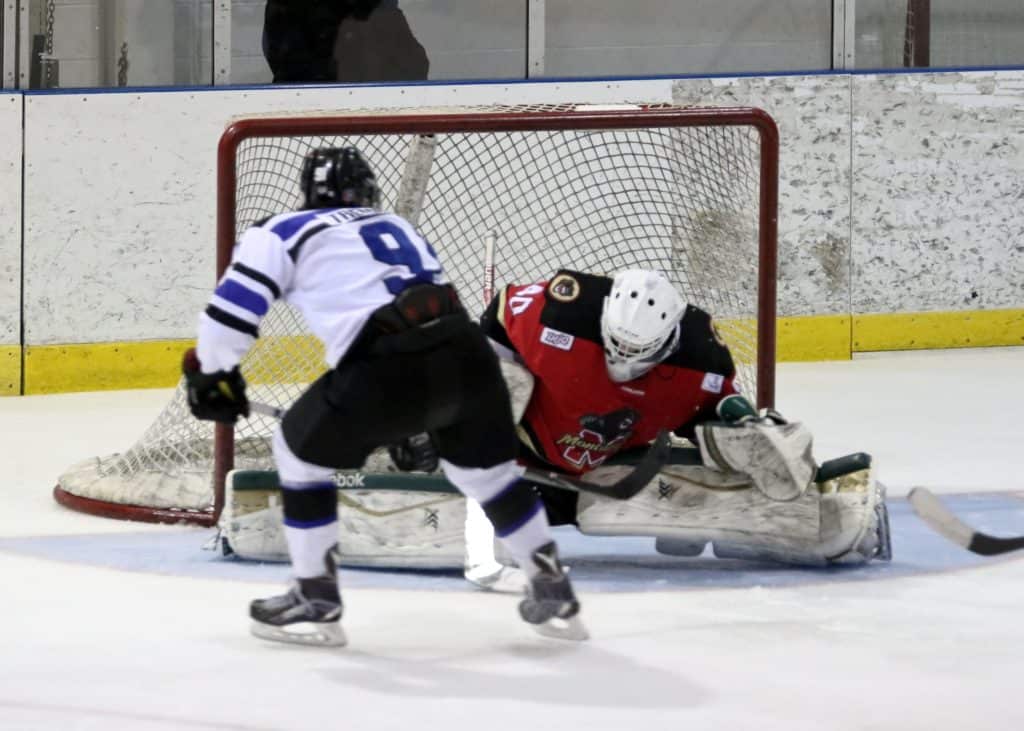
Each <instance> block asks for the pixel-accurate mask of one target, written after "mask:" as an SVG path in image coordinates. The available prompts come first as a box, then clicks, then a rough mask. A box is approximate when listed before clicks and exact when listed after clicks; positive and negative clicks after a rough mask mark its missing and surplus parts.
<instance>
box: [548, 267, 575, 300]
mask: <svg viewBox="0 0 1024 731" xmlns="http://www.w3.org/2000/svg"><path fill="white" fill-rule="evenodd" d="M548 294H550V295H551V297H552V298H553V299H555V300H557V301H558V302H572V301H574V300H575V299H576V298H577V297H579V296H580V283H579V282H578V281H577V280H576V278H575V277H573V276H572V275H571V274H559V275H558V276H557V277H555V278H554V279H552V280H551V284H549V285H548Z"/></svg>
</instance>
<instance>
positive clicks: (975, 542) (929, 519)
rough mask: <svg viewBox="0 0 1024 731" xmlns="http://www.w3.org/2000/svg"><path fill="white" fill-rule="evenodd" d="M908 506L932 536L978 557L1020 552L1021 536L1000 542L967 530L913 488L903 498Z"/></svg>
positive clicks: (924, 491) (928, 496)
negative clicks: (931, 531) (940, 537)
mask: <svg viewBox="0 0 1024 731" xmlns="http://www.w3.org/2000/svg"><path fill="white" fill-rule="evenodd" d="M907 500H908V501H909V502H910V506H911V507H912V508H913V509H914V512H915V513H917V515H918V517H920V518H921V520H923V521H924V522H925V523H927V524H928V525H929V526H931V527H932V528H933V529H934V530H935V532H937V533H939V534H940V535H942V536H945V537H946V538H948V539H949V540H950V541H952V542H953V543H956V544H957V545H958V546H961V547H963V548H966V549H967V550H968V551H970V552H971V553H976V554H978V555H979V556H998V555H1000V554H1003V553H1009V552H1010V551H1016V550H1018V549H1020V548H1024V536H1016V537H1013V538H1000V537H998V536H992V535H989V534H987V533H982V532H980V531H977V530H975V529H974V528H971V527H970V526H969V525H967V524H966V523H964V522H963V521H962V520H960V519H959V518H958V517H956V516H955V515H954V514H953V513H952V512H951V511H950V510H949V509H948V508H947V507H946V506H945V505H943V504H942V502H941V501H940V500H939V499H938V498H937V497H935V495H934V494H933V493H932V492H931V491H930V490H928V489H927V488H924V487H915V488H914V489H913V490H911V491H910V494H909V495H908V496H907Z"/></svg>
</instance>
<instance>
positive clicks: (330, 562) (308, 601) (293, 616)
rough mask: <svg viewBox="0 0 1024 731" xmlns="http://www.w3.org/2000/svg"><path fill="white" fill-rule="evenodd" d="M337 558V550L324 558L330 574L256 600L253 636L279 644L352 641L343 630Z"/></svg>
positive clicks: (299, 581) (338, 644) (251, 611)
mask: <svg viewBox="0 0 1024 731" xmlns="http://www.w3.org/2000/svg"><path fill="white" fill-rule="evenodd" d="M337 558H338V555H337V547H335V548H332V549H331V550H329V551H328V552H327V553H326V554H325V556H324V562H325V564H326V565H327V571H326V573H325V574H323V575H322V576H314V577H313V578H310V579H295V581H294V583H293V584H292V587H291V588H290V589H289V590H288V592H287V593H285V594H281V595H278V596H272V597H269V598H267V599H256V600H254V601H253V602H252V603H251V604H250V605H249V616H250V617H252V620H253V622H252V627H251V630H252V633H253V634H254V635H256V636H257V637H261V638H263V639H265V640H274V641H275V642H291V643H293V644H298V645H321V646H326V647H342V646H344V645H345V643H346V642H347V641H348V640H347V638H346V637H345V632H344V631H343V630H342V629H341V614H342V608H343V607H342V603H341V594H340V593H339V591H338V571H337V564H336V561H337Z"/></svg>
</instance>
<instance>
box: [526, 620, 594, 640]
mask: <svg viewBox="0 0 1024 731" xmlns="http://www.w3.org/2000/svg"><path fill="white" fill-rule="evenodd" d="M530 626H531V627H533V629H534V631H535V632H536V633H537V634H539V635H542V636H544V637H550V638H552V639H555V640H569V641H571V642H582V641H583V640H587V639H590V633H589V632H587V628H586V625H584V624H583V620H581V619H580V615H578V614H576V615H573V616H572V617H569V619H560V618H558V617H552V618H551V619H549V620H547V621H546V622H541V623H540V624H531V625H530Z"/></svg>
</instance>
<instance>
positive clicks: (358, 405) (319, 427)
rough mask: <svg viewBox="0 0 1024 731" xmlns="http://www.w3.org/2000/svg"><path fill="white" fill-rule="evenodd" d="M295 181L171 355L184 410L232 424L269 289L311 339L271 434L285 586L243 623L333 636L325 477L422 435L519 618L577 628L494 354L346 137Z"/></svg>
mask: <svg viewBox="0 0 1024 731" xmlns="http://www.w3.org/2000/svg"><path fill="white" fill-rule="evenodd" d="M301 187H302V192H303V195H304V199H305V201H304V207H303V208H302V209H301V210H298V211H293V212H289V213H282V214H280V215H277V216H273V217H272V218H270V219H268V220H266V221H264V222H262V223H259V224H257V225H255V226H253V227H251V228H250V229H248V230H247V231H245V232H244V233H243V234H242V236H241V238H240V239H239V240H238V243H237V245H236V247H235V250H234V254H233V257H232V263H231V265H230V267H229V268H228V269H227V271H226V272H225V274H224V275H223V277H222V278H221V280H220V282H219V284H218V286H217V289H216V291H215V292H214V294H213V296H212V297H211V298H210V300H209V304H208V306H207V307H206V309H205V311H204V312H203V313H202V314H201V315H200V317H199V334H198V342H197V346H196V350H195V351H194V352H192V351H190V353H189V354H188V355H186V359H185V364H184V372H185V377H186V381H187V394H188V401H189V406H190V408H191V409H192V413H193V414H194V415H195V416H196V417H197V418H200V419H207V420H212V421H219V422H226V423H234V422H235V421H236V420H237V419H238V418H239V417H242V416H247V415H248V413H249V403H248V400H247V398H246V384H245V380H244V378H243V376H242V374H241V372H240V370H239V362H240V360H241V358H242V356H243V355H244V354H245V353H246V352H247V351H248V350H249V348H250V347H251V346H252V345H253V342H254V341H255V339H256V338H257V337H259V329H258V328H259V324H260V321H261V319H262V317H263V316H264V315H265V314H266V313H267V311H268V309H269V307H270V305H271V303H272V302H273V301H274V300H277V299H283V300H285V301H287V302H289V303H290V304H292V305H293V306H295V307H296V308H298V309H299V310H300V311H301V312H302V314H303V315H304V317H305V320H306V322H307V324H308V326H309V328H310V329H311V330H312V331H313V333H314V334H315V335H316V336H317V337H318V338H319V339H320V340H321V341H323V343H324V346H325V349H326V360H327V364H328V366H329V368H328V370H327V372H326V373H325V374H324V375H323V376H322V377H320V378H319V379H318V380H317V381H315V382H314V383H313V384H312V385H311V386H310V387H309V388H308V389H307V390H306V391H305V392H304V393H303V395H302V396H301V397H300V398H299V399H298V400H297V401H296V402H295V403H294V404H293V405H292V406H291V408H290V409H288V411H287V413H286V414H285V416H284V418H283V419H282V422H281V424H280V425H279V426H278V427H277V429H276V430H275V432H274V435H273V440H272V444H273V453H274V461H275V464H276V467H277V471H278V475H279V479H280V484H281V487H282V503H283V513H284V531H285V537H286V541H287V544H288V551H289V555H290V557H291V561H292V567H293V571H294V575H295V579H296V580H295V582H294V584H293V586H292V587H291V588H290V590H289V591H288V592H287V593H285V594H283V595H280V596H275V597H271V598H268V599H258V600H256V601H254V602H252V604H251V606H250V615H251V617H252V619H253V632H254V634H256V635H257V636H260V637H264V638H267V639H272V640H280V641H286V642H299V643H305V644H329V645H342V644H344V643H345V635H344V633H343V632H342V630H341V625H340V619H341V615H342V601H341V595H340V592H339V590H338V580H337V569H336V565H337V558H338V556H337V546H336V541H337V536H338V525H337V497H336V492H335V491H336V487H335V483H334V481H333V479H332V476H333V474H334V473H335V471H336V470H339V469H358V468H360V467H361V466H362V465H363V463H364V462H365V460H366V458H367V456H368V455H369V454H370V452H371V451H372V450H373V449H375V448H377V447H379V446H383V445H388V444H394V443H396V442H400V441H402V440H403V439H406V438H408V437H410V436H411V435H415V434H418V433H421V432H430V433H431V434H432V435H433V437H434V439H435V442H436V445H437V449H438V452H439V453H440V456H441V465H442V468H443V469H444V472H445V475H446V477H447V478H448V479H449V480H450V481H451V482H452V483H453V484H454V485H456V486H457V487H458V488H459V489H460V490H461V491H462V492H463V493H465V494H466V495H468V496H470V497H472V498H475V499H476V500H477V501H479V502H480V503H481V505H482V506H483V508H484V511H485V513H486V514H487V516H488V517H489V518H490V520H491V521H492V522H493V524H494V526H495V530H496V533H497V535H498V536H499V538H500V539H501V540H502V541H503V542H504V544H505V546H506V548H507V550H508V551H509V553H510V554H511V555H512V556H513V557H514V558H515V559H516V560H517V562H518V563H519V565H520V566H522V567H523V568H524V569H525V571H526V573H527V576H528V579H529V584H528V587H527V596H526V598H525V599H524V600H523V601H522V602H521V604H520V615H521V616H522V618H523V619H524V620H525V621H527V622H529V623H531V624H532V625H535V626H536V628H537V629H538V631H540V632H541V633H542V634H553V635H555V636H559V637H565V638H570V639H583V638H584V637H585V636H586V632H585V630H584V629H583V626H582V623H580V621H579V616H578V613H579V602H578V601H577V599H576V597H575V595H574V593H573V590H572V586H571V584H570V582H569V578H568V576H567V574H566V572H565V571H564V569H563V567H562V566H561V564H560V562H559V559H558V554H557V550H556V547H555V543H554V541H553V540H552V537H551V532H550V528H549V525H548V521H547V518H546V516H545V511H544V509H543V507H542V505H541V503H540V501H539V500H538V498H537V497H536V495H535V494H534V492H533V491H532V490H531V489H530V488H529V486H527V485H526V484H525V483H524V482H523V481H522V480H521V476H522V473H523V471H522V468H521V467H519V466H518V465H517V464H516V462H515V457H516V453H517V438H516V434H515V426H514V423H513V419H512V414H511V410H510V406H509V397H508V392H507V390H506V386H505V383H504V381H503V379H502V377H501V373H500V371H499V368H498V363H497V359H496V357H495V356H494V354H493V352H492V350H491V348H490V347H489V345H488V343H487V340H486V338H485V337H484V335H483V334H482V332H481V331H480V329H479V327H478V326H477V325H476V324H475V323H474V322H472V321H471V320H470V318H469V317H468V316H467V314H466V312H465V310H464V309H463V308H462V305H461V304H460V303H459V299H458V296H457V294H456V292H455V290H454V288H453V287H452V286H451V285H450V284H448V282H447V279H446V277H445V275H444V271H443V269H442V267H441V264H440V263H439V261H438V258H437V254H436V253H435V251H434V250H433V248H432V247H431V246H430V244H428V243H427V242H426V241H425V240H424V239H423V238H422V237H421V236H420V235H419V233H417V231H416V230H415V229H414V228H413V227H412V226H411V225H410V224H409V223H408V222H407V221H406V220H404V219H403V218H401V217H400V216H397V215H395V214H392V213H383V212H380V211H379V210H377V208H376V206H377V204H378V198H379V189H378V187H377V184H376V180H375V177H374V174H373V172H372V170H371V169H370V167H369V165H368V164H367V163H366V161H365V160H364V159H363V157H362V156H361V155H360V153H359V152H358V151H357V150H356V149H354V148H343V149H338V148H325V149H320V150H315V151H313V152H312V153H310V154H309V155H308V156H307V158H306V160H305V162H304V165H303V169H302V174H301Z"/></svg>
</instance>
